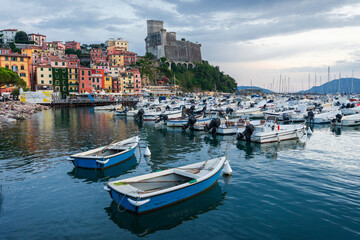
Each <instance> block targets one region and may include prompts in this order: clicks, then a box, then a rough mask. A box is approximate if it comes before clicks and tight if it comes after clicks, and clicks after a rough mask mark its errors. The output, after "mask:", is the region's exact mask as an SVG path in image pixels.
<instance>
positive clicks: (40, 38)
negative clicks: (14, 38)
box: [28, 33, 46, 47]
mask: <svg viewBox="0 0 360 240" xmlns="http://www.w3.org/2000/svg"><path fill="white" fill-rule="evenodd" d="M28 39H29V41H34V42H35V45H36V46H40V47H43V46H44V43H46V36H45V35H42V34H39V33H37V34H36V33H30V34H28Z"/></svg>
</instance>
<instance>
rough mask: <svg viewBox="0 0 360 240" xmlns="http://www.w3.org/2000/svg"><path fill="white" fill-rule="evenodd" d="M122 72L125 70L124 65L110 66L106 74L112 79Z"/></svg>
mask: <svg viewBox="0 0 360 240" xmlns="http://www.w3.org/2000/svg"><path fill="white" fill-rule="evenodd" d="M124 72H125V67H124V66H121V67H116V66H110V67H109V73H108V75H109V76H110V77H112V78H113V79H114V78H118V77H119V76H120V74H121V73H124Z"/></svg>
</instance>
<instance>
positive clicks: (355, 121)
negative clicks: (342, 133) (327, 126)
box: [331, 114, 360, 126]
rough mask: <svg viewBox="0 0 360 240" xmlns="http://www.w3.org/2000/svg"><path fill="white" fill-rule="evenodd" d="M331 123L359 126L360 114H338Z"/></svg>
mask: <svg viewBox="0 0 360 240" xmlns="http://www.w3.org/2000/svg"><path fill="white" fill-rule="evenodd" d="M331 124H332V125H335V126H357V125H360V114H354V115H348V116H342V115H341V114H337V115H336V116H335V118H334V119H332V120H331Z"/></svg>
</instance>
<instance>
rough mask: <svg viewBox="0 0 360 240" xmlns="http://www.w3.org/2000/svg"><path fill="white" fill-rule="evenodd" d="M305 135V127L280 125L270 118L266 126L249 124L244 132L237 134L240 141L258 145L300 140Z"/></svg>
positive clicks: (300, 125)
mask: <svg viewBox="0 0 360 240" xmlns="http://www.w3.org/2000/svg"><path fill="white" fill-rule="evenodd" d="M304 135H305V125H304V124H297V125H279V124H277V119H276V118H275V119H273V118H270V119H269V118H268V119H267V120H266V122H265V124H264V125H260V126H256V127H254V126H253V125H251V124H249V125H247V126H246V127H245V130H244V131H243V132H240V131H239V132H238V133H237V139H238V140H247V141H251V142H257V143H270V142H280V141H285V140H291V139H299V138H301V137H302V136H304Z"/></svg>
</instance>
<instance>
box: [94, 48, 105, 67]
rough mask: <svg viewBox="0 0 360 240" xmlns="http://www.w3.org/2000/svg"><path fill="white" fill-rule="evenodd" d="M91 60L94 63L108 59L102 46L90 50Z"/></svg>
mask: <svg viewBox="0 0 360 240" xmlns="http://www.w3.org/2000/svg"><path fill="white" fill-rule="evenodd" d="M90 56H91V61H92V62H93V63H98V62H103V61H107V56H106V53H105V52H103V50H102V49H101V48H92V49H91V51H90Z"/></svg>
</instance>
